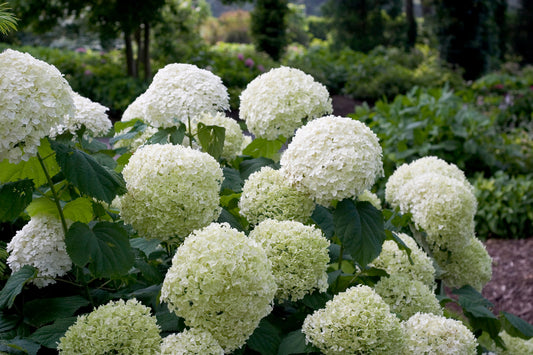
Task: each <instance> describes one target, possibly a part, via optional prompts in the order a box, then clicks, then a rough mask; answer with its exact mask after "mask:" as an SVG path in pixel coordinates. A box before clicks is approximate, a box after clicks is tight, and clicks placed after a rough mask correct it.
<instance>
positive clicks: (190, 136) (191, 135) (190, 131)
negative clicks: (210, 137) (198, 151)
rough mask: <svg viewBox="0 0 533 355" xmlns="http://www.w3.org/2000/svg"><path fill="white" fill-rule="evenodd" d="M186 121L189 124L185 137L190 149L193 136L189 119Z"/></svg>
mask: <svg viewBox="0 0 533 355" xmlns="http://www.w3.org/2000/svg"><path fill="white" fill-rule="evenodd" d="M187 121H188V122H189V124H188V125H187V130H188V132H187V137H189V146H190V147H191V148H192V140H193V137H194V135H193V134H192V126H191V118H190V117H187Z"/></svg>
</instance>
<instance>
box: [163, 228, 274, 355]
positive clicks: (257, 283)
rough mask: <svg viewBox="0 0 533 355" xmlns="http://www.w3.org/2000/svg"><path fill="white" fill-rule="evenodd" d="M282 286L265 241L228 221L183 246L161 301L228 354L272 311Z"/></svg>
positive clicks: (196, 233)
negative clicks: (264, 248)
mask: <svg viewBox="0 0 533 355" xmlns="http://www.w3.org/2000/svg"><path fill="white" fill-rule="evenodd" d="M276 290H277V286H276V282H275V279H274V275H273V273H272V266H271V263H270V261H269V260H268V258H267V255H266V253H265V251H264V250H263V248H262V247H261V245H259V244H258V243H257V242H256V241H254V240H252V239H250V238H248V237H247V236H246V235H245V234H244V233H242V232H239V231H237V230H235V229H232V228H231V227H230V226H229V224H227V223H222V224H219V223H212V224H210V225H209V226H207V227H205V228H203V229H200V230H196V231H194V232H193V233H192V234H191V235H189V236H188V237H187V238H186V239H185V241H184V243H183V244H182V245H181V246H180V247H179V248H178V250H177V251H176V254H175V255H174V258H173V259H172V266H171V267H170V269H169V270H168V272H167V274H166V276H165V280H164V282H163V287H162V289H161V301H163V302H166V303H167V305H168V308H169V309H170V310H171V311H173V312H175V313H176V314H177V315H178V316H180V317H182V318H184V319H185V324H186V325H187V326H189V327H192V328H202V329H205V330H207V331H209V332H210V333H211V334H212V335H213V337H214V338H215V339H216V340H217V341H218V343H219V344H220V346H221V347H222V348H223V349H224V351H225V352H231V351H233V350H235V349H237V348H240V347H241V346H242V345H243V344H244V343H245V342H246V340H247V339H248V337H249V336H250V335H251V334H252V333H253V331H254V330H255V328H257V326H258V324H259V321H260V320H261V319H262V318H263V317H265V316H266V315H268V314H269V313H270V312H271V310H272V302H273V299H274V295H275V293H276Z"/></svg>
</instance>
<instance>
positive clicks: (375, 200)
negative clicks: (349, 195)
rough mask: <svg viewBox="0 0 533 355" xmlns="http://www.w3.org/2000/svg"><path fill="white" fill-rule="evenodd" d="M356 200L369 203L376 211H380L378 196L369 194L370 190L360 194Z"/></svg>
mask: <svg viewBox="0 0 533 355" xmlns="http://www.w3.org/2000/svg"><path fill="white" fill-rule="evenodd" d="M357 200H358V201H367V202H370V203H371V204H372V206H374V207H376V209H378V210H380V209H381V200H380V199H379V197H378V195H376V194H375V193H373V192H370V190H365V191H363V193H362V194H360V195H359V196H357Z"/></svg>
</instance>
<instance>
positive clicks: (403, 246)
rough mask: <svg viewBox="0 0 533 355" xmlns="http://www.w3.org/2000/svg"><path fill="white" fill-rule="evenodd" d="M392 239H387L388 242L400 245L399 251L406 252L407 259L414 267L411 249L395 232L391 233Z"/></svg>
mask: <svg viewBox="0 0 533 355" xmlns="http://www.w3.org/2000/svg"><path fill="white" fill-rule="evenodd" d="M390 236H391V237H390V238H387V240H392V241H394V242H395V243H396V245H398V249H400V250H403V251H405V253H406V254H407V259H408V260H409V263H410V264H411V265H414V261H413V259H412V258H411V249H410V248H409V247H408V246H407V245H406V244H405V243H404V242H403V240H402V239H401V238H400V237H398V235H397V234H396V233H395V232H391V233H390Z"/></svg>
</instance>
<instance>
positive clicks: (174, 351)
mask: <svg viewBox="0 0 533 355" xmlns="http://www.w3.org/2000/svg"><path fill="white" fill-rule="evenodd" d="M160 354H161V355H199V354H202V355H224V350H223V349H222V347H221V346H220V345H218V342H217V341H216V339H215V338H213V335H211V333H209V332H207V331H205V330H202V329H198V328H192V329H186V330H184V331H183V332H181V333H179V334H170V335H169V336H167V337H166V338H164V339H163V343H161V353H160Z"/></svg>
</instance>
